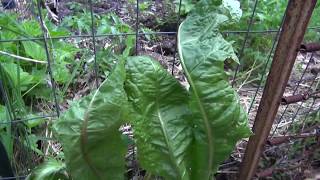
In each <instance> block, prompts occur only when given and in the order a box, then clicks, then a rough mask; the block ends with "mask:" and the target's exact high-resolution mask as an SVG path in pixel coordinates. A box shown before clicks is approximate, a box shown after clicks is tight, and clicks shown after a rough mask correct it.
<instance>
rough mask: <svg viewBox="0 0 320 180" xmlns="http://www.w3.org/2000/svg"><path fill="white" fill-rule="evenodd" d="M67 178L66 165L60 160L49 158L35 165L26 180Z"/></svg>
mask: <svg viewBox="0 0 320 180" xmlns="http://www.w3.org/2000/svg"><path fill="white" fill-rule="evenodd" d="M43 179H45V180H57V179H60V180H68V179H70V178H69V177H68V174H67V172H66V165H65V164H64V163H62V162H60V161H57V160H54V159H49V160H46V161H45V162H44V163H43V164H41V165H40V166H38V167H36V168H35V169H34V170H33V172H32V173H31V174H30V175H29V176H28V177H27V178H26V180H43Z"/></svg>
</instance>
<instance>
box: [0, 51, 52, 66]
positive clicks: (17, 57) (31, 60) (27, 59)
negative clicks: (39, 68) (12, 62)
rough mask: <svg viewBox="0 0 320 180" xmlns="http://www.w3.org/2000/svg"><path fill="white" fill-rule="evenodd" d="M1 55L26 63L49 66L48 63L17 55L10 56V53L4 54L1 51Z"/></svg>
mask: <svg viewBox="0 0 320 180" xmlns="http://www.w3.org/2000/svg"><path fill="white" fill-rule="evenodd" d="M0 54H2V55H6V56H10V57H13V58H16V59H20V60H24V61H29V62H34V63H40V64H47V62H46V61H41V60H36V59H31V58H27V57H22V56H18V55H15V54H10V53H8V52H4V51H0Z"/></svg>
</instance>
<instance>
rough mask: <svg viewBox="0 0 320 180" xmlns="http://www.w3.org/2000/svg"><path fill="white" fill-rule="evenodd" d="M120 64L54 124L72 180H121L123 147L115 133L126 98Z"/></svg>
mask: <svg viewBox="0 0 320 180" xmlns="http://www.w3.org/2000/svg"><path fill="white" fill-rule="evenodd" d="M124 80H125V70H124V62H123V61H121V62H120V63H119V64H118V65H117V66H116V68H115V70H114V72H113V73H112V74H111V75H110V76H109V78H108V79H107V80H105V81H104V82H103V83H102V84H101V86H100V87H99V89H98V90H97V91H96V92H94V93H93V94H90V95H89V96H86V97H85V98H82V99H81V100H80V101H79V102H75V103H74V104H72V105H71V108H70V109H69V110H68V111H67V112H66V113H64V114H63V115H62V116H61V118H60V119H59V120H58V121H57V122H56V123H55V124H54V130H55V132H56V134H57V135H58V139H59V140H60V142H62V146H63V150H64V154H65V159H66V164H67V168H68V170H69V171H70V173H71V176H72V178H73V179H77V180H82V179H83V180H87V179H93V180H94V179H103V180H104V179H123V178H124V172H125V161H124V160H125V159H124V156H125V153H126V149H127V147H126V144H125V143H124V142H123V141H122V139H121V133H120V132H119V128H120V125H121V124H122V123H123V121H122V119H123V115H124V111H125V110H126V108H125V106H126V103H127V98H126V94H125V91H124V89H123V83H124Z"/></svg>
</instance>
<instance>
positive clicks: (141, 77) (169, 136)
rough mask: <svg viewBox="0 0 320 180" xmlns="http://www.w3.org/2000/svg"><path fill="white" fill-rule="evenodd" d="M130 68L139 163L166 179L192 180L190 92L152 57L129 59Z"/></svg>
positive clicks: (133, 121) (128, 69)
mask: <svg viewBox="0 0 320 180" xmlns="http://www.w3.org/2000/svg"><path fill="white" fill-rule="evenodd" d="M126 69H127V81H126V91H127V94H128V99H129V102H131V103H132V106H133V109H134V115H133V116H132V117H130V118H131V120H132V123H133V127H134V133H135V139H136V142H137V147H138V159H139V162H140V163H141V165H142V167H143V168H145V169H146V170H147V171H149V172H151V173H153V174H156V175H161V176H163V177H164V178H165V179H174V180H176V179H177V180H178V179H189V178H188V176H189V174H188V172H187V164H186V159H185V156H186V151H187V147H188V146H189V144H190V142H191V140H192V133H191V126H190V125H189V122H188V120H187V119H188V116H189V111H188V108H187V106H188V95H187V92H186V90H185V89H183V87H182V86H181V85H180V84H179V83H178V81H177V80H175V79H174V78H173V77H172V76H171V75H170V74H168V73H167V72H166V70H164V69H163V68H162V66H161V65H160V64H159V62H157V61H155V60H153V59H151V58H149V57H146V56H140V57H130V58H128V61H127V66H126Z"/></svg>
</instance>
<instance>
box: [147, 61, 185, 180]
mask: <svg viewBox="0 0 320 180" xmlns="http://www.w3.org/2000/svg"><path fill="white" fill-rule="evenodd" d="M148 60H149V61H150V62H151V64H152V67H153V69H154V71H156V67H155V65H154V62H153V61H151V60H150V59H148ZM157 85H158V84H156V86H157ZM156 89H157V91H159V87H157V88H156ZM157 94H159V92H157ZM158 97H159V96H156V100H155V105H156V110H157V115H158V118H159V121H160V124H161V131H162V133H163V135H164V137H165V142H166V144H167V147H168V149H169V156H170V160H171V162H173V164H174V168H175V170H176V172H178V174H179V176H180V179H182V174H180V173H181V172H180V169H179V166H178V164H177V162H176V158H175V157H174V156H173V154H174V152H173V149H172V147H171V145H170V143H169V138H168V134H167V131H166V125H165V124H166V123H165V122H164V120H163V118H162V115H161V111H160V106H159V98H158Z"/></svg>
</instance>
